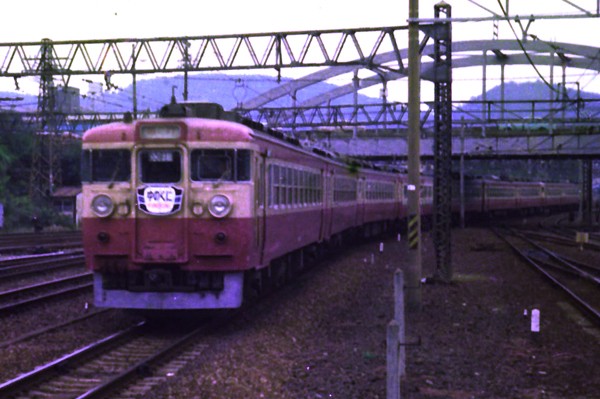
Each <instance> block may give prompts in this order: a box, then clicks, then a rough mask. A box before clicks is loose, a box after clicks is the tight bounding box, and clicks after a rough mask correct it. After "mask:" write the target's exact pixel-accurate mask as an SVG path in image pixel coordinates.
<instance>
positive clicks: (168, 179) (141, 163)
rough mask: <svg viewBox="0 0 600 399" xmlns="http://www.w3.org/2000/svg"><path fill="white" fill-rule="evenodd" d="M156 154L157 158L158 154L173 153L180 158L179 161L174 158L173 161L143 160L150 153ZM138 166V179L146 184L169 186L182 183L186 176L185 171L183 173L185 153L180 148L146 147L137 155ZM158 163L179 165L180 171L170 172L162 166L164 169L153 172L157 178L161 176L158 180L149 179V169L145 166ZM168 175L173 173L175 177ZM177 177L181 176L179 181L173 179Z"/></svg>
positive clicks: (156, 169)
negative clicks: (147, 174)
mask: <svg viewBox="0 0 600 399" xmlns="http://www.w3.org/2000/svg"><path fill="white" fill-rule="evenodd" d="M152 152H153V153H154V154H155V155H156V156H157V155H158V153H163V154H166V153H171V154H177V156H178V158H179V159H178V160H175V159H174V158H173V159H172V160H170V161H169V160H159V159H155V160H150V161H145V160H144V159H143V157H144V154H150V153H152ZM136 158H137V165H138V173H137V174H138V178H139V180H140V181H141V182H142V183H144V184H169V183H180V182H181V181H182V179H183V176H184V173H183V172H184V171H183V159H184V156H183V152H182V150H181V149H180V148H173V147H158V148H154V147H145V148H142V149H140V150H139V151H138V153H137V157H136ZM158 163H173V164H174V165H175V164H178V168H179V169H178V170H176V171H169V170H168V169H165V168H164V165H162V166H163V167H162V168H158V167H156V168H155V169H154V170H152V171H151V172H152V173H155V174H156V176H159V177H158V178H156V177H154V178H149V176H146V173H149V172H147V168H145V165H148V166H150V165H153V164H158ZM168 173H173V175H168ZM175 175H179V178H178V179H175V178H173V177H174V176H175Z"/></svg>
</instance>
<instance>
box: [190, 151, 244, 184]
mask: <svg viewBox="0 0 600 399" xmlns="http://www.w3.org/2000/svg"><path fill="white" fill-rule="evenodd" d="M250 159H251V154H250V150H236V149H234V150H223V149H220V150H217V149H202V150H193V151H192V157H191V169H192V170H191V176H192V180H194V181H204V180H209V181H210V180H220V181H223V180H225V181H240V180H241V181H248V180H250Z"/></svg>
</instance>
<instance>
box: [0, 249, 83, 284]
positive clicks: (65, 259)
mask: <svg viewBox="0 0 600 399" xmlns="http://www.w3.org/2000/svg"><path fill="white" fill-rule="evenodd" d="M83 262H84V257H83V250H81V249H75V250H72V251H68V252H59V253H56V252H53V253H49V254H43V255H26V256H20V257H15V258H10V259H4V260H0V280H7V279H15V278H23V277H27V276H30V275H36V274H40V273H44V274H46V273H48V272H50V271H56V270H62V269H67V268H74V267H78V266H81V267H82V268H83V264H84V263H83Z"/></svg>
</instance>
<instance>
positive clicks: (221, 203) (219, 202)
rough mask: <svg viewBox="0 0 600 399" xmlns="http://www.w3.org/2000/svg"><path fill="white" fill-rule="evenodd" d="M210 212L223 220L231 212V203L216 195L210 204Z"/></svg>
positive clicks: (224, 197)
mask: <svg viewBox="0 0 600 399" xmlns="http://www.w3.org/2000/svg"><path fill="white" fill-rule="evenodd" d="M208 211H209V212H210V214H211V215H213V216H214V217H216V218H223V217H225V216H227V215H229V212H231V202H230V201H229V198H227V197H226V196H224V195H221V194H218V195H215V196H214V197H212V198H211V199H210V201H209V202H208Z"/></svg>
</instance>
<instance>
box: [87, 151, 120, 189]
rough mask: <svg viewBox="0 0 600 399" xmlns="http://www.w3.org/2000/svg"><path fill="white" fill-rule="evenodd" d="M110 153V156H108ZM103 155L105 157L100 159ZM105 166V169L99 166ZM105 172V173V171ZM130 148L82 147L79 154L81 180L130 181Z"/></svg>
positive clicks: (100, 181)
mask: <svg viewBox="0 0 600 399" xmlns="http://www.w3.org/2000/svg"><path fill="white" fill-rule="evenodd" d="M110 155H112V156H110ZM103 156H106V158H107V159H105V160H102V159H100V158H102V157H103ZM100 166H106V169H103V168H100ZM106 172H107V173H106ZM131 172H132V168H131V150H130V149H129V148H115V149H112V148H111V149H104V148H103V149H92V148H90V149H84V150H83V151H82V154H81V181H82V182H86V183H113V182H128V181H131Z"/></svg>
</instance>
